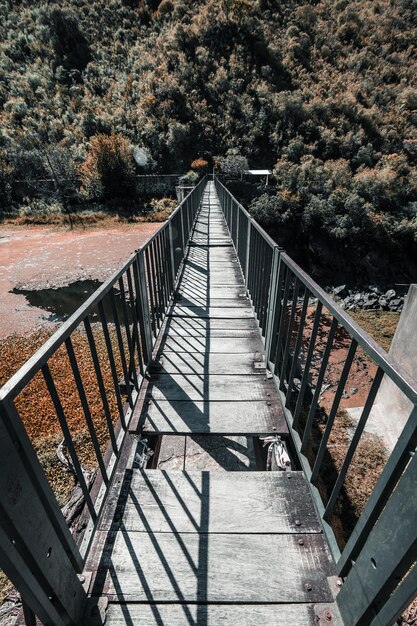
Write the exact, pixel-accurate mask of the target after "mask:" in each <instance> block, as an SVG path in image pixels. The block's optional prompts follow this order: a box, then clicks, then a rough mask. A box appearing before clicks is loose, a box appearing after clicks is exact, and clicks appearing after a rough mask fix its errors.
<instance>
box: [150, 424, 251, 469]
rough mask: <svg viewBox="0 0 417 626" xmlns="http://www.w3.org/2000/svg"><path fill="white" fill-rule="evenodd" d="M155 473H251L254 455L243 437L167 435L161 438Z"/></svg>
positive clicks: (248, 441) (247, 440)
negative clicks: (158, 471) (204, 471)
mask: <svg viewBox="0 0 417 626" xmlns="http://www.w3.org/2000/svg"><path fill="white" fill-rule="evenodd" d="M157 469H158V470H168V471H171V470H183V471H184V472H187V473H188V472H189V471H194V470H209V471H210V472H216V473H217V472H253V471H254V470H255V469H256V455H255V448H254V445H253V439H252V437H248V436H246V435H227V436H226V435H210V437H207V436H206V435H199V434H195V433H193V434H192V435H186V436H180V435H171V436H169V437H162V443H161V450H160V454H159V458H158V465H157Z"/></svg>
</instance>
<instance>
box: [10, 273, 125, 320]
mask: <svg viewBox="0 0 417 626" xmlns="http://www.w3.org/2000/svg"><path fill="white" fill-rule="evenodd" d="M102 284H103V283H101V282H100V281H99V280H79V281H77V282H75V283H71V284H69V285H66V286H65V287H56V288H53V287H51V288H49V289H35V290H28V289H17V288H15V289H12V291H11V293H15V294H18V295H22V296H25V298H26V300H27V302H28V303H29V304H30V305H31V306H36V307H38V308H39V309H44V310H45V311H49V312H50V313H51V315H49V317H48V318H47V320H48V321H49V322H64V321H65V320H67V319H68V318H69V317H70V316H71V315H72V314H73V313H74V311H76V310H77V309H78V308H79V307H80V306H81V305H82V304H84V302H85V301H86V300H87V299H88V298H89V297H90V296H91V295H92V294H93V293H94V292H95V291H96V290H97V289H98V288H99V287H100V286H101V285H102ZM114 295H115V300H116V309H117V315H118V318H119V321H120V323H121V324H124V317H123V306H122V299H121V296H120V291H119V289H114ZM126 300H127V295H126ZM103 308H104V312H105V315H106V319H107V321H108V322H114V316H113V311H112V306H111V301H110V296H109V295H106V296H105V298H104V300H103ZM128 316H129V323H131V321H132V320H131V316H130V315H129V302H128ZM89 318H90V321H92V322H98V321H100V318H99V315H98V311H97V310H96V309H94V310H93V312H92V313H91V314H90V316H89Z"/></svg>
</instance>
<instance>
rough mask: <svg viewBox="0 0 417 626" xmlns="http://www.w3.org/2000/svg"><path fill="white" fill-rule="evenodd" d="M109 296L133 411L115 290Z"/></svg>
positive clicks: (131, 405)
mask: <svg viewBox="0 0 417 626" xmlns="http://www.w3.org/2000/svg"><path fill="white" fill-rule="evenodd" d="M109 296H110V303H111V308H112V313H113V319H114V327H115V329H116V337H117V343H118V346H119V354H120V360H121V363H122V370H123V376H124V379H125V385H126V392H127V397H128V400H129V405H130V408H132V409H133V398H132V390H131V388H130V382H129V372H128V369H127V363H126V354H125V347H124V345H123V337H122V333H121V330H120V321H119V314H118V312H117V305H116V297H115V295H114V289H113V288H112V289H110V291H109Z"/></svg>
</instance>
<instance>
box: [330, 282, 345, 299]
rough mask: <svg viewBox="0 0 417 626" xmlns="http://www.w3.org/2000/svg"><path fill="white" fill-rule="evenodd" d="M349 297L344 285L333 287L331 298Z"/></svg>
mask: <svg viewBox="0 0 417 626" xmlns="http://www.w3.org/2000/svg"><path fill="white" fill-rule="evenodd" d="M348 295H349V290H348V289H347V287H346V285H339V286H338V287H335V288H334V289H333V296H334V297H335V298H336V297H338V298H345V297H346V296H348Z"/></svg>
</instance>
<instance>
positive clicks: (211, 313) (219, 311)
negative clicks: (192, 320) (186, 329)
mask: <svg viewBox="0 0 417 626" xmlns="http://www.w3.org/2000/svg"><path fill="white" fill-rule="evenodd" d="M170 315H172V316H176V317H202V318H210V319H213V318H219V319H228V318H232V319H233V318H237V319H239V318H240V319H245V318H246V319H248V318H249V319H250V318H253V312H252V309H245V308H233V307H227V308H226V307H224V308H223V307H209V308H208V309H207V312H205V313H203V314H201V315H199V311H198V310H197V311H196V310H195V309H194V308H188V307H183V306H181V305H180V304H176V305H175V306H174V307H173V309H172V311H171V313H170Z"/></svg>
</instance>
